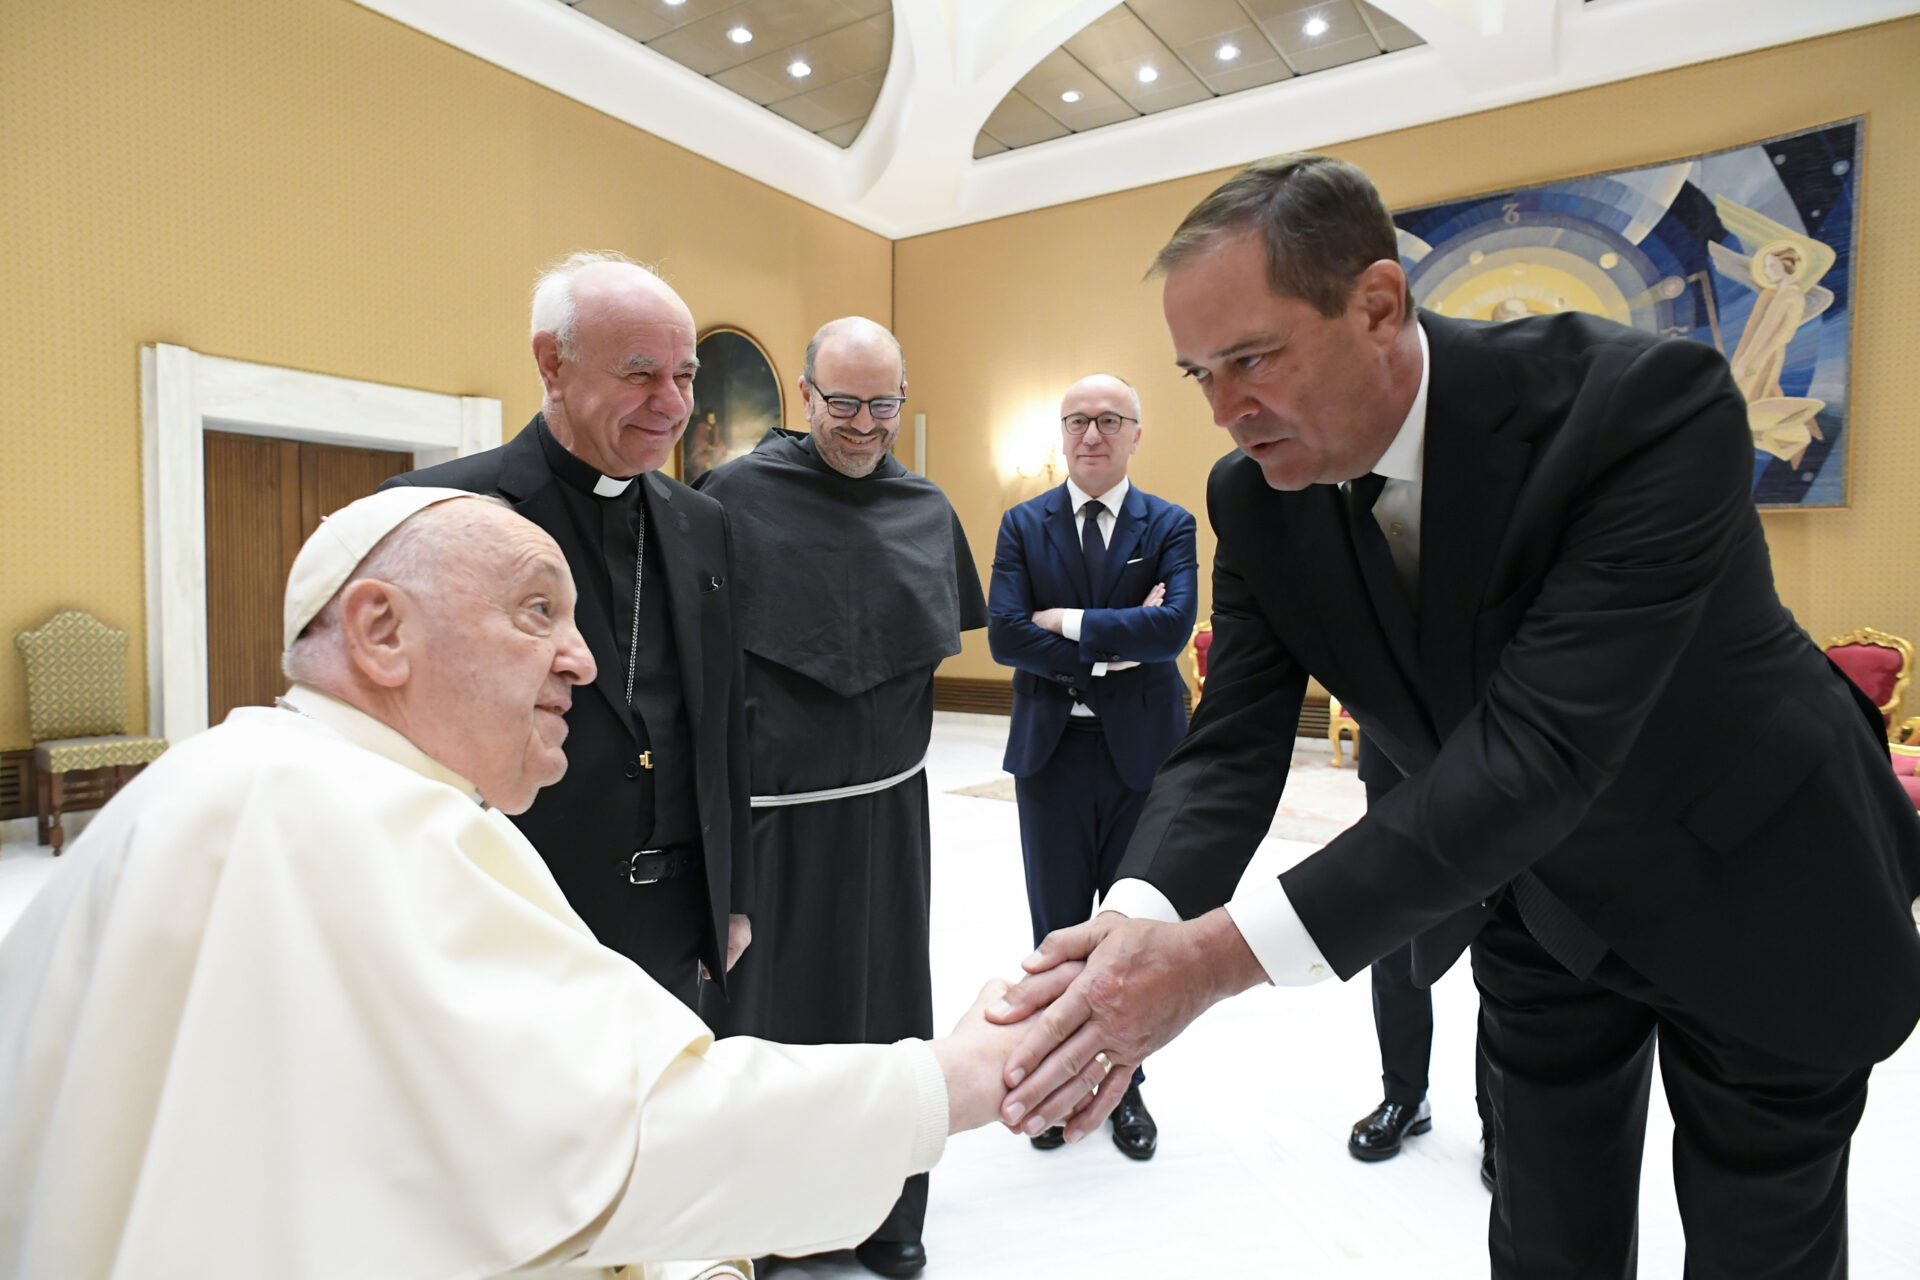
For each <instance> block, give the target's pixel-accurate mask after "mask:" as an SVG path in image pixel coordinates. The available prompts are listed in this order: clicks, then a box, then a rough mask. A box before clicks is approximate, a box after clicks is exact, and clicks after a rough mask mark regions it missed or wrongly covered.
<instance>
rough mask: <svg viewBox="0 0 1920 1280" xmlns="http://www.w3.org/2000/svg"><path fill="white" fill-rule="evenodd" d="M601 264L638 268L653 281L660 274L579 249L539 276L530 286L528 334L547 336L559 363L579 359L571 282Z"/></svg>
mask: <svg viewBox="0 0 1920 1280" xmlns="http://www.w3.org/2000/svg"><path fill="white" fill-rule="evenodd" d="M602 262H623V263H625V264H626V265H627V266H630V267H638V268H640V269H641V270H642V271H644V272H646V273H647V274H648V275H650V276H652V277H654V278H655V279H656V280H659V279H662V277H661V275H660V273H659V272H658V271H657V270H655V269H654V268H652V267H650V266H648V265H647V264H646V263H644V262H635V261H634V260H633V259H632V258H629V257H628V256H627V255H626V254H624V253H621V252H619V251H618V250H616V249H581V250H578V251H577V252H574V253H570V254H568V255H567V256H566V257H564V258H562V259H560V261H558V262H556V263H554V264H553V265H552V266H550V267H548V268H547V269H546V270H544V271H542V272H541V273H540V276H539V278H538V279H536V280H535V281H534V282H533V308H532V318H531V321H530V325H531V333H529V335H528V336H529V337H531V336H532V335H533V334H539V333H550V334H552V335H553V340H554V341H555V342H556V343H558V344H559V346H560V358H561V359H562V360H576V359H578V358H579V356H580V347H579V336H580V335H579V329H578V326H577V324H576V320H577V315H576V312H575V309H574V304H573V278H574V277H575V276H576V275H578V274H580V272H581V270H582V269H584V268H586V267H591V266H595V265H597V264H599V263H602Z"/></svg>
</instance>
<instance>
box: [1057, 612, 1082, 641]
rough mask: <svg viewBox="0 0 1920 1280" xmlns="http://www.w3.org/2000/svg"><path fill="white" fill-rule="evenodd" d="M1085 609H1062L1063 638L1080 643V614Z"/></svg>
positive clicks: (1061, 627)
mask: <svg viewBox="0 0 1920 1280" xmlns="http://www.w3.org/2000/svg"><path fill="white" fill-rule="evenodd" d="M1085 612H1086V610H1085V609H1062V610H1061V611H1060V636H1061V638H1062V639H1065V640H1071V641H1073V642H1074V643H1075V644H1079V643H1080V616H1081V615H1082V614H1084V613H1085Z"/></svg>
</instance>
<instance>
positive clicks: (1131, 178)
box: [355, 0, 1920, 239]
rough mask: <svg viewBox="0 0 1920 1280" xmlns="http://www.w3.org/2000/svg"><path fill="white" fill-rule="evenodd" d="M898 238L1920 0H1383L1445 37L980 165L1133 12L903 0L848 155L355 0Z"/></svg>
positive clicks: (612, 66)
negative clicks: (1103, 33) (1007, 129)
mask: <svg viewBox="0 0 1920 1280" xmlns="http://www.w3.org/2000/svg"><path fill="white" fill-rule="evenodd" d="M355 2H356V3H359V4H361V5H364V6H365V7H367V8H369V9H373V10H375V11H377V12H379V13H383V14H386V15H387V16H388V17H391V18H393V19H395V20H396V21H399V22H402V23H405V24H406V25H408V26H410V27H413V28H415V29H417V30H420V31H423V32H426V33H427V34H428V35H431V36H434V37H436V38H438V39H440V40H444V41H446V42H447V43H448V44H451V45H454V46H455V47H457V48H460V49H464V50H466V51H467V52H469V53H472V54H474V55H475V56H477V57H480V58H483V59H485V60H486V61H488V62H491V63H494V64H495V65H497V66H500V67H504V68H505V69H507V70H509V71H512V72H514V73H516V74H518V75H521V76H524V77H526V78H527V79H529V80H533V81H535V82H536V83H539V84H542V85H545V86H547V87H548V88H550V89H553V90H555V91H556V92H559V93H562V94H565V95H566V96H568V97H570V98H573V99H575V100H577V101H579V102H583V103H585V104H586V105H588V106H590V107H594V108H595V109H597V110H600V111H604V112H606V113H607V114H608V115H611V116H614V117H615V118H617V119H620V120H624V121H626V122H627V123H628V124H631V125H633V126H635V127H636V128H639V129H644V130H646V131H647V132H649V133H652V134H655V135H657V136H659V137H662V138H665V139H666V140H667V141H669V142H673V143H676V144H678V145H680V146H683V147H686V148H688V149H689V150H692V151H695V152H697V153H699V154H700V155H703V156H705V157H707V158H709V159H711V160H714V161H716V162H717V163H720V164H723V165H726V166H727V167H728V168H731V169H734V170H736V171H738V172H740V173H743V174H746V175H747V176H748V177H751V178H755V179H757V180H759V181H761V182H764V183H766V184H767V185H769V186H771V187H775V188H777V189H778V190H781V191H784V192H786V193H787V194H789V195H792V196H794V197H796V198H798V199H801V200H804V201H806V202H807V203H809V204H812V205H816V206H818V207H819V208H821V209H824V210H826V211H827V212H829V213H832V214H836V215H838V216H839V217H842V218H845V219H847V220H848V221H850V222H853V223H856V224H858V225H859V226H862V227H865V228H867V229H868V230H870V231H874V232H877V233H878V234H880V235H883V236H887V237H890V238H894V239H899V238H901V237H905V236H909V235H918V234H922V233H925V232H929V231H937V230H941V229H943V228H946V227H952V226H960V225H964V224H966V223H969V222H978V221H984V220H986V219H988V218H998V217H1004V216H1007V215H1009V214H1014V213H1021V212H1025V211H1026V210H1029V209H1037V208H1043V207H1046V206H1048V205H1055V204H1064V203H1066V202H1068V201H1072V200H1080V199H1085V198H1088V197H1091V196H1098V195H1105V194H1108V193H1110V192H1114V191H1120V190H1125V189H1127V188H1130V187H1137V186H1145V185H1147V184H1149V183H1154V182H1163V181H1167V180H1169V179H1172V178H1180V177H1187V176H1190V175H1192V174H1196V173H1204V172H1207V171H1209V170H1213V169H1223V168H1229V167H1231V166H1234V165H1238V164H1244V163H1247V162H1248V161H1251V160H1254V159H1256V158H1258V157H1260V156H1263V155H1271V154H1274V153H1276V152H1282V151H1304V150H1313V149H1316V148H1322V147H1329V146H1333V145H1336V144H1338V143H1341V142H1348V141H1352V140H1353V139H1356V138H1363V137H1369V136H1371V135H1373V134H1377V133H1385V132H1389V131H1391V130H1395V129H1405V128H1410V127H1412V126H1415V125H1419V124H1425V123H1427V122H1429V121H1433V120H1444V119H1450V118H1452V117H1455V116H1460V115H1466V114H1469V113H1471V112H1476V111H1485V110H1487V109H1489V108H1492V107H1498V106H1505V105H1508V104H1511V103H1515V102H1523V101H1528V100H1531V99H1535V98H1542V97H1547V96H1550V95H1553V94H1559V93H1567V92H1571V91H1573V90H1577V89H1584V88H1589V87H1591V86H1594V85H1598V84H1606V83H1609V82H1612V81H1615V80H1624V79H1628V78H1631V77H1634V76H1641V75H1647V74H1650V73H1652V72H1656V71H1663V70H1667V69H1670V68H1673V67H1679V66H1686V65H1688V64H1690V63H1695V62H1703V61H1707V60H1710V59H1714V58H1724V57H1728V56H1731V55H1734V54H1739V53H1745V52H1748V51H1751V50H1754V49H1762V48H1767V47H1770V46H1773V45H1780V44H1787V43H1790V42H1793V41H1797V40H1805V39H1811V38H1813V37H1816V36H1821V35H1826V34H1829V33H1831V32H1835V31H1843V30H1847V29H1849V28H1853V27H1859V26H1866V25H1869V24H1871V23H1876V22H1886V21H1890V20H1892V19H1895V18H1900V17H1905V16H1908V15H1910V14H1914V13H1920V0H1819V2H1818V3H1811V2H1809V0H1597V2H1596V3H1591V4H1589V3H1583V2H1582V0H1371V2H1372V3H1373V4H1374V5H1376V6H1377V7H1378V8H1380V9H1381V10H1383V11H1384V12H1386V13H1387V14H1389V15H1390V16H1392V17H1393V18H1395V19H1396V20H1398V21H1400V22H1402V23H1404V24H1406V25H1407V26H1408V27H1409V28H1411V29H1412V30H1413V31H1415V32H1417V33H1418V34H1419V35H1420V36H1421V38H1422V39H1424V40H1425V41H1426V42H1427V43H1426V44H1425V45H1423V46H1417V47H1415V48H1411V49H1406V50H1402V51H1400V52H1398V53H1392V54H1387V55H1385V56H1382V57H1378V58H1369V59H1365V60H1363V61H1360V62H1356V63H1351V64H1348V65H1346V66H1342V67H1337V68H1335V69H1333V70H1330V71H1321V72H1316V73H1314V74H1312V75H1305V76H1299V77H1296V78H1294V79H1291V80H1284V81H1281V82H1279V83H1276V84H1270V85H1266V86H1263V87H1262V88H1258V89H1251V90H1248V91H1246V92H1244V93H1234V94H1228V95H1226V96H1223V97H1219V98H1214V99H1212V100H1210V101H1206V102H1198V103H1194V104H1193V105H1191V106H1185V107H1180V108H1177V109H1175V110H1172V111H1166V112H1160V113H1157V114H1154V115H1148V116H1142V117H1140V118H1139V119H1135V120H1129V121H1126V122H1124V123H1121V124H1116V125H1109V126H1106V127H1105V128H1100V129H1093V130H1089V131H1088V132H1085V133H1079V134H1074V135H1072V136H1069V137H1065V138H1059V139H1055V140H1054V141H1052V142H1043V143H1040V144H1038V145H1036V146H1032V147H1022V148H1018V149H1016V150H1013V151H1008V152H1003V153H1001V154H998V155H993V156H988V157H987V158H986V159H984V160H974V159H973V141H974V137H975V135H977V134H978V132H979V130H980V127H981V125H982V124H984V123H985V121H986V118H987V116H988V115H990V114H991V113H992V112H993V109H994V108H995V107H996V106H997V105H998V104H999V102H1000V100H1001V99H1002V98H1003V97H1005V95H1006V94H1007V92H1008V91H1009V90H1010V89H1012V88H1013V86H1014V84H1015V83H1017V82H1018V81H1019V79H1020V78H1021V77H1022V76H1023V75H1025V74H1026V73H1027V72H1028V71H1029V70H1031V69H1032V68H1033V66H1034V65H1035V64H1037V63H1038V62H1039V61H1040V59H1042V58H1044V57H1045V56H1046V55H1047V54H1048V53H1050V52H1051V51H1052V50H1053V49H1055V48H1057V47H1058V46H1059V45H1060V44H1062V43H1063V42H1064V41H1065V40H1066V39H1067V38H1068V37H1070V36H1072V35H1073V34H1074V33H1076V32H1078V31H1079V30H1081V29H1082V28H1084V27H1085V26H1086V25H1087V24H1088V23H1090V22H1092V21H1093V20H1094V19H1096V18H1098V17H1099V16H1100V15H1101V14H1103V13H1105V12H1107V11H1108V10H1109V9H1112V8H1113V7H1115V5H1116V4H1117V3H1119V0H893V5H894V46H893V55H892V61H891V63H890V65H889V69H888V74H887V79H886V83H885V85H884V87H883V88H882V89H881V93H880V98H879V100H878V102H876V103H875V106H874V111H873V114H872V116H871V117H870V118H869V120H868V124H867V127H866V129H865V130H864V131H863V132H862V133H861V135H860V137H859V138H858V139H857V140H856V141H855V142H854V144H853V146H852V147H850V148H848V149H846V150H842V149H841V148H839V147H836V146H834V145H833V144H831V143H829V142H827V141H825V140H824V139H821V138H818V137H815V136H814V135H813V134H811V133H808V132H807V131H806V130H804V129H802V128H800V127H799V126H798V125H795V124H792V123H790V122H789V121H787V120H784V119H782V118H781V117H779V116H777V115H775V114H774V113H773V112H771V111H768V110H765V109H764V108H761V107H758V106H755V105H754V104H753V103H751V102H749V101H747V100H746V99H745V98H742V97H740V96H739V95H737V94H734V93H732V92H730V91H728V90H726V89H723V88H721V87H720V86H719V85H717V84H714V83H713V82H712V81H710V80H708V79H706V78H705V77H704V76H700V75H698V74H696V73H694V72H692V71H690V70H688V69H687V68H685V67H683V66H680V65H679V64H678V63H676V62H673V61H672V60H670V59H668V58H666V57H664V56H662V55H660V54H657V53H655V52H654V51H653V50H651V49H649V48H647V47H646V46H644V45H642V44H639V43H637V42H635V41H633V40H630V39H628V38H627V37H625V36H622V35H620V34H618V33H617V32H614V31H611V30H609V29H608V28H606V27H603V26H601V25H600V24H598V23H596V22H594V21H593V20H592V19H590V18H587V17H585V16H584V15H582V14H579V13H576V12H574V11H573V10H572V9H571V8H569V7H567V6H566V5H564V4H561V3H560V2H559V0H355Z"/></svg>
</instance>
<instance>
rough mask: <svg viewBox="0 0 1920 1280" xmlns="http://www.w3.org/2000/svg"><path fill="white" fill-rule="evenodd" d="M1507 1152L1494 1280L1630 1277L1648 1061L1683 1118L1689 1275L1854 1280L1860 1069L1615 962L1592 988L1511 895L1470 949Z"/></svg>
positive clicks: (1681, 1181)
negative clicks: (1795, 1049) (1748, 1039)
mask: <svg viewBox="0 0 1920 1280" xmlns="http://www.w3.org/2000/svg"><path fill="white" fill-rule="evenodd" d="M1473 974H1474V980H1475V982H1476V983H1477V984H1478V985H1479V988H1480V1041H1481V1045H1482V1046H1483V1048H1484V1050H1485V1053H1486V1059H1487V1087H1488V1091H1489V1093H1490V1094H1491V1099H1492V1103H1493V1113H1494V1124H1495V1131H1496V1135H1497V1138H1498V1142H1499V1150H1500V1162H1499V1189H1498V1190H1497V1191H1496V1193H1495V1195H1494V1205H1493V1213H1492V1220H1491V1223H1490V1226H1489V1230H1488V1244H1489V1251H1490V1253H1491V1255H1492V1260H1493V1275H1494V1276H1495V1277H1496V1280H1507V1278H1513V1280H1518V1278H1519V1277H1525V1278H1526V1280H1561V1278H1563V1277H1565V1278H1572V1277H1580V1278H1582V1280H1585V1278H1588V1277H1592V1278H1594V1280H1621V1278H1623V1277H1631V1276H1633V1275H1634V1274H1635V1267H1636V1264H1637V1261H1638V1209H1639V1195H1640V1163H1641V1150H1642V1147H1643V1145H1644V1143H1645V1138H1646V1121H1647V1097H1648V1091H1649V1087H1650V1082H1651V1080H1652V1076H1653V1061H1654V1054H1655V1053H1656V1052H1657V1053H1658V1054H1659V1056H1660V1075H1661V1079H1662V1081H1663V1082H1664V1084H1665V1086H1666V1091H1667V1101H1668V1104H1669V1105H1670V1106H1671V1108H1672V1111H1673V1121H1674V1138H1673V1173H1674V1184H1675V1189H1676V1191H1677V1193H1678V1198H1679V1202H1680V1219H1681V1222H1682V1224H1683V1226H1684V1227H1685V1230H1686V1238H1687V1262H1686V1275H1687V1277H1688V1280H1735V1278H1736V1277H1737V1278H1739V1280H1770V1278H1778V1280H1787V1278H1788V1277H1791V1278H1792V1280H1810V1278H1813V1277H1840V1276H1844V1275H1845V1274H1846V1270H1847V1156H1848V1151H1849V1148H1850V1144H1851V1142H1852V1137H1853V1131H1854V1129H1855V1127H1856V1126H1857V1125H1858V1124H1859V1123H1860V1114H1861V1112H1862V1110H1863V1109H1864V1108H1865V1106H1866V1100H1867V1075H1868V1071H1867V1069H1866V1068H1862V1069H1859V1070H1856V1071H1835V1070H1831V1069H1825V1068H1815V1067H1807V1066H1802V1065H1800V1064H1798V1063H1793V1062H1789V1061H1787V1060H1785V1059H1783V1058H1778V1057H1775V1056H1774V1055H1772V1054H1769V1053H1766V1052H1764V1051H1763V1050H1760V1049H1756V1048H1753V1047H1752V1046H1750V1045H1747V1044H1744V1043H1741V1042H1740V1041H1737V1040H1734V1039H1732V1038H1731V1037H1729V1036H1727V1035H1725V1034H1724V1033H1722V1032H1720V1031H1718V1030H1716V1029H1714V1028H1713V1027H1711V1026H1709V1025H1707V1024H1706V1023H1704V1022H1703V1021H1701V1020H1700V1019H1699V1018H1698V1017H1697V1016H1695V1015H1694V1014H1693V1013H1691V1012H1690V1011H1688V1010H1686V1009H1683V1008H1681V1007H1679V1005H1677V1004H1676V1003H1675V1002H1674V1001H1673V1000H1672V999H1670V998H1669V997H1667V996H1666V995H1665V994H1664V993H1662V992H1660V991H1659V990H1657V989H1656V988H1654V987H1653V986H1652V984H1650V983H1649V982H1648V981H1647V980H1646V979H1645V978H1644V977H1642V976H1641V975H1640V974H1638V973H1636V972H1635V971H1634V970H1633V969H1632V968H1630V967H1629V966H1628V965H1627V964H1626V963H1625V962H1623V961H1622V960H1621V959H1620V958H1619V957H1618V956H1617V955H1614V954H1612V953H1609V954H1608V955H1607V956H1606V957H1605V958H1603V959H1602V960H1601V962H1600V965H1599V967H1598V968H1596V969H1595V970H1594V972H1593V975H1592V977H1591V978H1590V979H1588V980H1586V981H1582V980H1580V979H1578V978H1575V977H1574V976H1573V975H1572V974H1570V973H1568V972H1567V971H1566V970H1565V969H1564V968H1562V967H1561V966H1560V965H1559V963H1558V962H1556V961H1555V960H1554V959H1553V958H1552V957H1551V956H1549V955H1548V954H1547V953H1546V952H1545V951H1544V950H1542V949H1541V947H1540V944H1539V943H1537V942H1536V941H1534V939H1533V936H1532V935H1531V934H1529V933H1528V932H1527V928H1526V926H1525V925H1524V924H1523V923H1522V922H1521V919H1520V913H1519V911H1518V909H1517V908H1516V907H1515V906H1514V903H1513V897H1512V894H1511V893H1508V894H1505V895H1504V896H1503V899H1502V901H1501V902H1500V903H1499V905H1498V907H1497V909H1496V910H1495V912H1494V914H1493V916H1492V917H1491V918H1490V919H1489V921H1488V923H1487V926H1486V928H1485V929H1484V930H1483V931H1482V932H1481V934H1480V936H1479V937H1478V938H1477V939H1476V940H1475V941H1474V944H1473Z"/></svg>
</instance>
